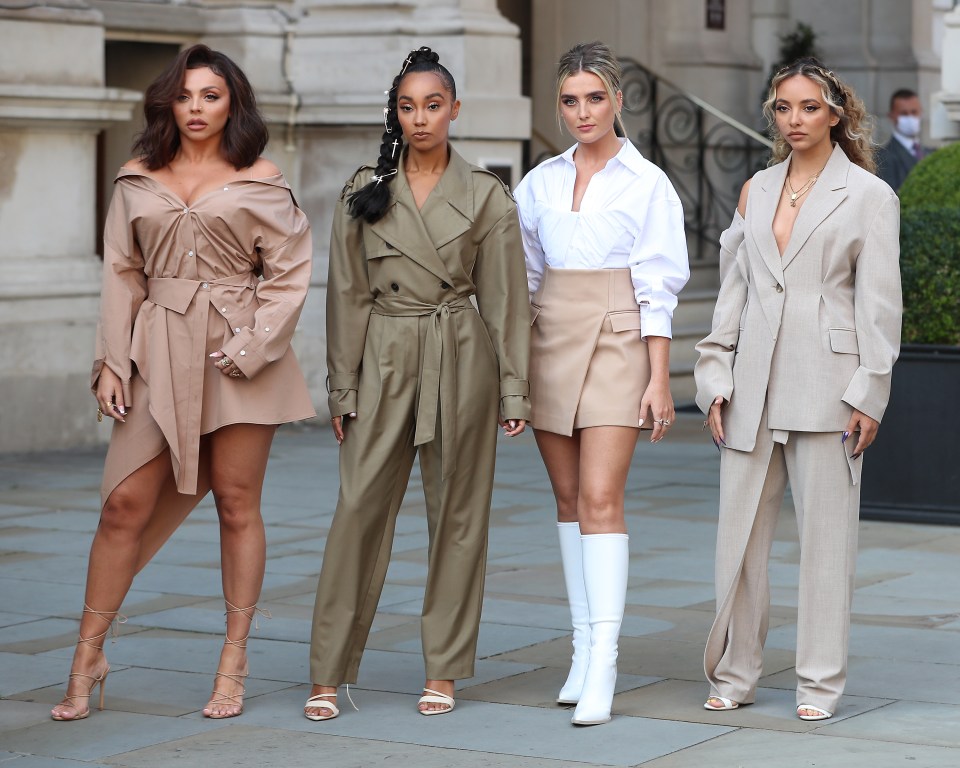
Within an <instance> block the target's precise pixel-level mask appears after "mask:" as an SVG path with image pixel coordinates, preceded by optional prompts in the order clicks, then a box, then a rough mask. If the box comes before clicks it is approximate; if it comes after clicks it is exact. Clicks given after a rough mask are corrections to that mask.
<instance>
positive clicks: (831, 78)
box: [763, 56, 877, 173]
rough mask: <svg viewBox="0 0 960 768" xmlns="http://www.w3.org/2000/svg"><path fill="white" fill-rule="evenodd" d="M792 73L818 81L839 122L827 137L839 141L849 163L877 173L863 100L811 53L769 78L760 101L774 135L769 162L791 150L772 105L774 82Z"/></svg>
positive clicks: (775, 91)
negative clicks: (765, 92)
mask: <svg viewBox="0 0 960 768" xmlns="http://www.w3.org/2000/svg"><path fill="white" fill-rule="evenodd" d="M794 75H803V76H804V77H806V78H809V79H810V80H813V82H815V83H816V84H817V85H819V86H820V92H821V93H822V94H823V100H824V101H825V102H826V103H827V105H828V106H829V107H830V109H831V111H832V112H833V114H835V115H836V116H837V117H839V118H840V122H838V123H837V124H836V125H835V126H833V127H832V128H831V129H830V140H831V141H833V142H834V143H836V144H839V145H840V148H841V149H842V150H843V152H844V154H846V156H847V157H848V158H849V160H850V162H851V163H854V164H855V165H859V166H860V167H861V168H863V169H864V170H867V171H870V173H876V169H877V165H876V162H875V161H874V158H873V141H872V139H871V134H872V133H873V124H872V121H871V118H870V115H869V114H868V113H867V109H866V107H865V106H864V105H863V100H862V99H861V98H860V97H859V96H857V94H856V93H854V91H853V88H851V87H850V86H849V85H847V84H846V83H845V82H843V80H841V79H840V78H839V77H837V76H836V75H835V74H834V73H833V72H831V71H830V70H829V69H826V68H825V67H824V66H823V65H822V64H821V63H820V62H819V61H817V59H815V58H813V57H812V56H807V57H804V58H802V59H797V60H796V61H795V62H793V64H789V65H788V66H786V67H783V69H780V70H779V71H777V73H776V74H775V75H774V76H773V79H772V80H771V81H770V92H769V93H768V94H767V100H766V101H765V102H764V103H763V116H764V117H765V118H766V119H767V126H768V128H769V131H770V138H772V139H773V156H772V158H771V160H770V164H771V165H773V164H775V163H779V162H781V161H783V160H785V159H786V157H787V155H789V154H790V145H789V144H788V143H787V140H786V139H784V138H783V136H782V135H781V134H780V131H778V130H777V124H776V120H775V114H776V113H775V112H774V109H773V107H774V104H775V102H776V100H777V86H778V85H780V83H782V82H783V81H784V80H786V79H787V78H788V77H793V76H794Z"/></svg>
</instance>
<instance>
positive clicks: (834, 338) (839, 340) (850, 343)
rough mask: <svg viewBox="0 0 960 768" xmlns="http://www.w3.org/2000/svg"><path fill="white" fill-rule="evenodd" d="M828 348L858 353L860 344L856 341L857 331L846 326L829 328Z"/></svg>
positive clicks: (852, 353) (847, 352)
mask: <svg viewBox="0 0 960 768" xmlns="http://www.w3.org/2000/svg"><path fill="white" fill-rule="evenodd" d="M830 349H832V350H833V351H834V352H843V353H845V354H848V355H858V354H860V345H859V344H858V343H857V332H856V331H854V330H850V329H848V328H831V329H830Z"/></svg>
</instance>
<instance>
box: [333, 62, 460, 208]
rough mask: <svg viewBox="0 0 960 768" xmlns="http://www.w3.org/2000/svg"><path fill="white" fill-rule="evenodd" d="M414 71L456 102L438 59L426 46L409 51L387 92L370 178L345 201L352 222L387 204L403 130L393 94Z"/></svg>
mask: <svg viewBox="0 0 960 768" xmlns="http://www.w3.org/2000/svg"><path fill="white" fill-rule="evenodd" d="M414 72H432V73H433V74H435V75H436V76H437V77H439V78H440V82H442V83H443V87H444V88H446V89H447V90H448V91H449V92H450V95H451V100H452V101H456V100H457V85H456V83H455V82H454V80H453V75H451V74H450V72H449V71H448V70H447V68H446V67H445V66H443V64H441V63H440V57H439V56H438V55H437V54H436V53H435V52H434V51H432V50H430V49H429V48H427V47H426V46H424V47H422V48H419V49H417V50H415V51H410V54H409V55H408V56H407V58H406V59H404V62H403V67H402V68H401V69H400V74H398V75H397V76H396V77H395V78H393V85H392V86H391V87H390V90H389V91H387V106H385V107H384V108H383V125H384V132H383V139H382V140H381V142H380V157H379V158H378V160H377V168H376V170H375V171H374V172H373V179H372V180H371V181H370V182H368V183H367V184H366V185H364V186H363V187H361V188H360V189H358V190H357V191H356V192H354V193H353V194H351V195H350V197H349V198H348V200H347V205H348V207H349V209H350V215H351V216H353V218H355V219H363V220H364V221H366V222H367V223H368V224H373V223H374V222H375V221H378V220H379V219H381V218H382V217H383V215H384V213H386V211H387V205H388V203H389V202H390V187H389V186H388V185H389V184H390V182H391V181H393V177H394V176H396V175H397V166H398V165H399V164H400V157H401V155H402V153H403V129H402V128H401V127H400V118H399V117H398V116H397V94H398V91H399V89H400V83H401V81H402V80H403V78H404V77H406V76H407V75H409V74H412V73H414Z"/></svg>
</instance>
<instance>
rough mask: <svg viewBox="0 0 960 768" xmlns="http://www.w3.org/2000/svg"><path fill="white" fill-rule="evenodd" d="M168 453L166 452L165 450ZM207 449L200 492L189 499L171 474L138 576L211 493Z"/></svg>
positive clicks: (202, 459) (144, 547) (152, 518)
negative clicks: (178, 487)
mask: <svg viewBox="0 0 960 768" xmlns="http://www.w3.org/2000/svg"><path fill="white" fill-rule="evenodd" d="M164 453H166V451H164ZM209 453H210V452H209V451H208V450H205V447H201V449H200V471H199V473H198V476H197V492H196V493H195V494H194V495H192V496H187V495H186V494H184V493H180V492H179V491H178V490H177V484H176V481H175V480H174V478H173V475H172V474H171V476H170V480H169V481H168V482H166V483H165V484H164V486H163V488H161V489H160V495H159V497H158V498H157V500H156V505H155V510H154V513H153V514H152V515H151V516H150V520H149V522H148V523H147V527H146V528H145V529H144V531H143V536H142V538H141V540H140V555H139V557H138V558H137V573H140V571H142V570H143V569H144V567H145V566H146V565H147V563H149V562H150V561H151V560H152V559H153V556H154V555H155V554H157V552H159V551H160V547H162V546H163V545H164V544H166V543H167V539H169V538H170V537H171V536H172V535H173V534H174V532H175V531H176V530H177V528H179V527H180V524H181V523H182V522H183V521H184V520H186V519H187V516H188V515H189V514H190V513H191V512H192V511H193V510H194V508H195V507H196V506H197V504H199V503H200V502H201V501H202V500H203V497H204V496H206V495H207V494H208V493H209V492H210V457H209Z"/></svg>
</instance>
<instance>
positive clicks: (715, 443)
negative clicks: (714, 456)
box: [713, 439, 720, 451]
mask: <svg viewBox="0 0 960 768" xmlns="http://www.w3.org/2000/svg"><path fill="white" fill-rule="evenodd" d="M713 444H714V445H715V446H716V448H717V450H718V451H719V450H720V443H719V442H717V440H716V439H714V441H713Z"/></svg>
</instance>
